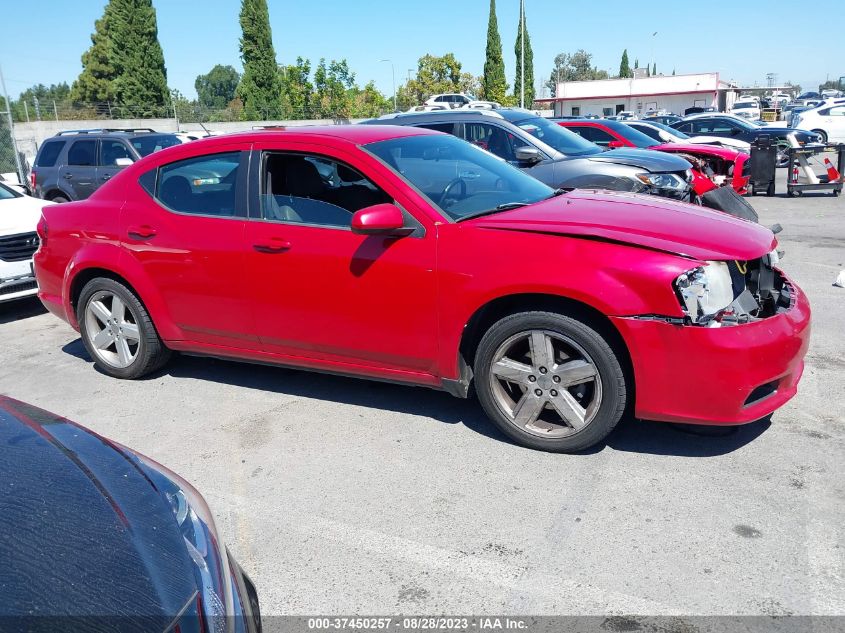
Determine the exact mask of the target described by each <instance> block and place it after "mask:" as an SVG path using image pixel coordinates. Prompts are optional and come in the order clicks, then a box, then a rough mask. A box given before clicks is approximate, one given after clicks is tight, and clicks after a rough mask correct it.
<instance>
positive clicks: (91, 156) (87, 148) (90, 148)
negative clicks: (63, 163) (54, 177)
mask: <svg viewBox="0 0 845 633" xmlns="http://www.w3.org/2000/svg"><path fill="white" fill-rule="evenodd" d="M67 163H68V165H80V166H88V165H91V166H93V165H96V164H97V141H74V143H73V145H71V146H70V150H69V151H68V153H67Z"/></svg>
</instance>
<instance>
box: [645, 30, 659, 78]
mask: <svg viewBox="0 0 845 633" xmlns="http://www.w3.org/2000/svg"><path fill="white" fill-rule="evenodd" d="M656 35H657V31H655V32H654V33H652V34H651V65H650V66H649V67H648V73H646V74H649V73H651V69H652V68H653V67H654V38H655V36H656Z"/></svg>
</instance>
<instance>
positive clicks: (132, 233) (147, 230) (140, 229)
mask: <svg viewBox="0 0 845 633" xmlns="http://www.w3.org/2000/svg"><path fill="white" fill-rule="evenodd" d="M126 234H127V235H128V236H129V237H130V238H132V239H133V240H146V239H149V238H151V237H155V235H156V230H155V229H154V228H153V227H151V226H147V225H146V224H144V225H143V226H133V227H131V228H129V229H128V230H127V231H126Z"/></svg>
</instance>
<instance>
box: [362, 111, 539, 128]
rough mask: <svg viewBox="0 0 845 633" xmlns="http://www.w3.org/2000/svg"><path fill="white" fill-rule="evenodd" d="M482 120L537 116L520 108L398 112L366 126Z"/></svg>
mask: <svg viewBox="0 0 845 633" xmlns="http://www.w3.org/2000/svg"><path fill="white" fill-rule="evenodd" d="M484 118H494V119H505V120H506V121H511V122H515V121H523V120H525V119H533V118H537V115H536V114H534V113H533V112H531V111H530V110H522V109H520V108H496V109H495V110H471V109H467V110H438V111H436V112H398V113H396V114H386V115H384V116H382V117H379V118H378V119H371V120H369V121H366V123H368V124H373V123H375V124H378V123H384V124H387V125H390V122H394V123H393V124H394V125H410V124H412V123H413V122H414V121H417V122H421V121H429V122H432V123H435V122H441V123H447V122H449V121H465V120H478V119H484Z"/></svg>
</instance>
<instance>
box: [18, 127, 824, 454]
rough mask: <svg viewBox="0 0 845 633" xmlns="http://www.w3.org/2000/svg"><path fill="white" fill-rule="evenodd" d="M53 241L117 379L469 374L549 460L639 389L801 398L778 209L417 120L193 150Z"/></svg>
mask: <svg viewBox="0 0 845 633" xmlns="http://www.w3.org/2000/svg"><path fill="white" fill-rule="evenodd" d="M556 127H557V126H556ZM211 171H213V172H217V173H219V174H220V177H217V178H207V177H206V176H205V174H207V173H208V172H211ZM118 209H120V213H117V212H116V211H117V210H118ZM39 234H40V235H41V236H42V242H41V248H40V249H39V250H38V252H37V254H36V256H35V268H36V273H37V276H38V280H39V284H40V287H41V289H40V292H39V296H40V297H41V299H42V301H43V302H44V304H45V305H46V306H47V307H48V309H49V310H50V311H51V312H52V313H54V314H55V315H57V316H59V317H61V318H62V319H64V320H66V321H67V322H68V323H70V324H71V325H72V326H73V327H74V328H77V329H79V331H80V333H81V337H82V341H83V343H84V345H85V348H86V350H87V351H88V353H89V354H90V355H91V357H92V358H93V359H94V362H95V364H96V366H97V367H98V368H99V370H100V371H102V372H104V373H105V374H108V375H110V376H114V377H117V378H138V377H141V376H143V375H145V374H147V373H149V372H151V371H154V370H155V369H157V368H159V367H162V366H163V365H164V364H165V363H166V362H167V360H168V358H169V355H170V351H171V350H182V351H186V352H190V353H193V354H200V355H202V354H209V355H212V356H227V357H231V358H240V359H244V360H251V361H258V362H262V363H278V364H280V365H288V366H295V367H301V368H305V369H315V370H321V371H328V372H332V373H343V374H351V375H355V376H360V377H372V378H378V379H382V380H388V381H395V382H401V383H406V384H412V385H419V386H426V387H433V388H439V389H444V390H446V391H448V392H449V393H451V394H453V395H456V396H460V397H466V396H467V394H468V392H469V389H470V386H471V384H472V385H474V388H475V393H477V394H478V398H479V400H480V402H481V404H482V406H483V408H484V410H485V411H486V413H487V415H488V416H489V417H490V419H491V420H492V421H493V422H494V423H495V424H496V425H497V426H498V427H499V429H501V431H502V432H503V433H505V434H507V435H508V436H509V437H511V438H512V439H513V440H515V441H517V442H519V443H521V444H523V445H525V446H529V447H532V448H537V449H542V450H548V451H573V450H581V449H584V448H586V447H588V446H591V445H593V444H595V443H597V442H600V441H601V440H602V439H603V438H605V437H606V436H607V435H608V434H609V433H610V432H611V430H612V429H613V428H614V426H615V425H616V423H617V422H618V421H619V419H620V418H621V416H622V413H623V412H624V411H625V410H626V408H627V407H628V405H629V404H630V410H631V411H632V412H633V414H634V415H636V416H637V417H638V418H644V419H652V420H663V421H668V422H673V421H674V422H693V421H710V423H715V424H742V423H746V422H750V421H752V420H757V419H759V418H761V417H763V416H765V415H768V414H769V413H771V412H772V411H774V410H775V409H777V408H778V407H780V406H781V405H782V404H784V403H785V402H786V401H787V400H789V399H790V398H791V397H792V396H793V395H794V394H795V392H796V388H797V384H798V380H799V378H800V376H801V372H802V368H803V361H802V359H803V357H804V354H805V352H806V349H807V344H808V340H809V321H810V308H809V305H808V303H807V298H806V297H805V295H804V294H803V293H802V291H801V290H800V289H799V288H798V286H797V285H795V284H794V283H793V282H792V281H790V280H789V279H788V278H787V277H786V276H785V274H784V273H783V272H782V271H781V270H780V269H779V268H778V267H777V266H776V265H775V260H774V259H773V256H772V255H770V253H771V252H772V251H773V250H774V249H775V248H776V246H777V240H776V239H775V237H774V235H773V234H772V232H771V231H769V230H768V229H766V228H764V227H762V226H760V225H759V224H753V223H751V222H746V221H743V220H738V219H736V218H732V217H730V216H727V215H724V214H719V213H713V212H712V211H710V210H707V209H701V208H699V207H696V206H693V205H688V204H683V203H679V202H676V201H671V200H662V199H660V198H657V197H654V196H639V195H632V194H626V193H620V192H612V191H581V190H578V191H570V192H565V191H562V190H554V189H552V188H550V187H547V186H546V185H544V184H543V183H541V182H539V181H537V180H536V179H534V178H531V177H530V176H528V175H527V174H525V173H524V172H522V171H520V170H519V169H515V168H514V167H513V166H511V165H509V164H507V163H506V162H505V161H503V160H501V159H499V158H497V157H495V156H493V155H492V154H491V153H489V152H487V151H484V150H482V149H480V148H479V147H477V146H473V145H472V144H470V143H466V142H464V141H462V140H459V139H457V138H455V137H454V136H451V135H448V134H440V133H437V132H434V131H430V130H425V129H421V128H418V127H410V126H406V127H402V126H374V125H355V126H329V127H305V128H294V129H289V130H288V131H285V132H257V133H256V132H253V133H244V134H239V135H232V136H228V137H217V138H213V139H205V140H200V141H195V142H193V143H189V144H186V145H180V146H179V147H173V148H170V149H167V150H164V151H162V152H158V153H156V154H153V155H151V156H148V157H146V158H144V159H142V160H141V161H138V162H137V163H135V164H134V165H132V166H131V167H127V168H126V169H125V170H124V171H123V172H122V173H121V174H119V175H118V176H116V177H115V178H114V179H112V180H111V181H110V182H109V183H107V184H106V185H104V186H103V187H101V188H100V189H99V190H98V191H97V192H96V193H95V194H94V195H93V196H92V197H91V199H89V200H88V201H84V202H80V203H76V204H71V205H67V206H65V207H53V206H50V207H46V208H45V209H44V212H43V218H42V220H41V222H40V223H39ZM71 262H73V265H70V263H71ZM233 262H238V265H237V266H234V265H233ZM738 350H740V351H738ZM691 367H692V368H693V369H694V373H695V376H693V377H691V374H690V371H691ZM408 397H409V398H412V397H413V395H412V394H409V396H408ZM353 432H354V429H353V428H352V427H350V433H353Z"/></svg>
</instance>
